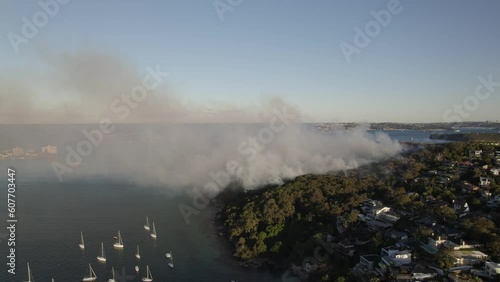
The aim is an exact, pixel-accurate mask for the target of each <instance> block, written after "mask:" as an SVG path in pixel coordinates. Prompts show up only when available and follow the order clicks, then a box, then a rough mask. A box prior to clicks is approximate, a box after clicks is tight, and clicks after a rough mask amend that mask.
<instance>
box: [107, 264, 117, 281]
mask: <svg viewBox="0 0 500 282" xmlns="http://www.w3.org/2000/svg"><path fill="white" fill-rule="evenodd" d="M111 273H112V274H113V278H111V279H109V280H108V282H116V280H115V268H114V267H111Z"/></svg>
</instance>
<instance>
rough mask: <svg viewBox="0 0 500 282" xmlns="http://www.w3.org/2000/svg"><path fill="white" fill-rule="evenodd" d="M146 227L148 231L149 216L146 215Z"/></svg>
mask: <svg viewBox="0 0 500 282" xmlns="http://www.w3.org/2000/svg"><path fill="white" fill-rule="evenodd" d="M144 229H146V230H147V231H149V229H150V228H149V218H148V216H147V215H146V224H144Z"/></svg>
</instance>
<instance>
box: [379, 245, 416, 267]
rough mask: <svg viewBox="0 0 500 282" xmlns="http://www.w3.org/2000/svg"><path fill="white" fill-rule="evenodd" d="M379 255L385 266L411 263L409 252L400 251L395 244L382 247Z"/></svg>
mask: <svg viewBox="0 0 500 282" xmlns="http://www.w3.org/2000/svg"><path fill="white" fill-rule="evenodd" d="M380 257H381V259H382V262H383V263H385V264H386V265H387V266H392V265H395V266H401V265H407V264H410V263H411V252H409V251H406V250H404V251H401V250H399V248H397V247H396V246H390V247H385V248H382V250H381V251H380Z"/></svg>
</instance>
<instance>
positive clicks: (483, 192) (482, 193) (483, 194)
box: [481, 190, 492, 200]
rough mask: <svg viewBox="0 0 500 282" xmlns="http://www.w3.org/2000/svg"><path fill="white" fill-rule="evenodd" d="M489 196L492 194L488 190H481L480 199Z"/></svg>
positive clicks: (488, 197)
mask: <svg viewBox="0 0 500 282" xmlns="http://www.w3.org/2000/svg"><path fill="white" fill-rule="evenodd" d="M491 196H492V194H491V192H490V191H485V190H482V191H481V199H483V200H489V199H490V198H491Z"/></svg>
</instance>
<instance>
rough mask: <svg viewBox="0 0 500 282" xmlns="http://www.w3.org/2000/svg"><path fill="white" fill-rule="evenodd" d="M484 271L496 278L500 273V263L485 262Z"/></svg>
mask: <svg viewBox="0 0 500 282" xmlns="http://www.w3.org/2000/svg"><path fill="white" fill-rule="evenodd" d="M484 271H485V272H486V274H487V275H488V276H489V277H491V278H495V277H497V276H498V275H499V274H500V263H496V262H490V261H488V262H486V263H485V264H484Z"/></svg>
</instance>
